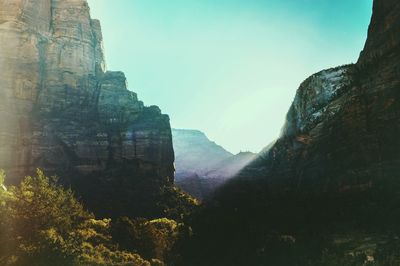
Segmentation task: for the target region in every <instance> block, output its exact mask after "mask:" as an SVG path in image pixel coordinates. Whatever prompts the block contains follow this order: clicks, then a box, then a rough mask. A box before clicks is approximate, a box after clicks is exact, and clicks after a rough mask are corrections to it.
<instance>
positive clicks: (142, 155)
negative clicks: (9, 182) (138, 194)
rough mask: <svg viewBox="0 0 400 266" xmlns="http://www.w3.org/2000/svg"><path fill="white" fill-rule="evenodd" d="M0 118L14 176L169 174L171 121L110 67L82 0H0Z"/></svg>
mask: <svg viewBox="0 0 400 266" xmlns="http://www.w3.org/2000/svg"><path fill="white" fill-rule="evenodd" d="M0 123H1V126H0V168H4V169H5V170H6V171H7V174H8V176H10V177H21V176H22V175H24V174H27V173H30V172H32V171H33V170H34V169H35V168H37V167H40V168H44V169H46V170H47V171H49V172H54V173H62V172H66V173H68V172H71V171H73V172H74V173H79V174H82V175H85V174H90V173H93V172H95V171H103V170H105V169H109V168H112V167H113V166H114V165H119V164H134V165H136V166H137V167H136V168H135V169H136V170H137V171H138V173H136V174H139V175H140V174H141V173H142V172H143V173H145V172H151V173H152V174H154V175H157V176H158V177H160V178H162V179H164V180H169V181H170V182H172V180H173V174H174V168H173V161H174V153H173V147H172V137H171V130H170V125H169V118H168V116H167V115H163V114H162V113H161V111H160V109H159V108H158V107H156V106H151V107H145V106H144V105H143V103H142V102H141V101H139V100H138V99H137V96H136V94H135V93H133V92H131V91H129V90H128V89H127V82H126V78H125V76H124V74H123V73H122V72H111V71H106V68H105V60H104V55H103V39H102V34H101V28H100V23H99V21H97V20H93V19H91V18H90V12H89V7H88V4H87V2H86V0H0Z"/></svg>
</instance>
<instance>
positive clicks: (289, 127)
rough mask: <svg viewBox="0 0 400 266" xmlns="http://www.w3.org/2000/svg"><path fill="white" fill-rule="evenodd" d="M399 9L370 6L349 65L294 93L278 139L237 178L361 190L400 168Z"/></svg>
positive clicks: (385, 0) (382, 0) (385, 1)
mask: <svg viewBox="0 0 400 266" xmlns="http://www.w3.org/2000/svg"><path fill="white" fill-rule="evenodd" d="M399 23H400V3H399V2H398V1H392V0H376V1H374V13H373V18H372V22H371V26H370V28H369V34H368V40H367V42H366V45H365V49H364V51H363V52H362V53H361V56H360V59H359V62H358V63H357V64H356V65H349V66H343V67H339V68H335V69H330V70H325V71H322V72H320V73H317V74H315V75H313V76H311V77H310V78H309V79H307V80H306V81H305V82H304V83H303V84H302V85H301V86H300V88H299V89H298V91H297V95H296V98H295V100H294V102H293V104H292V106H291V108H290V110H289V112H288V115H287V121H286V124H285V126H284V129H283V131H282V135H281V137H280V138H279V139H278V140H277V141H276V142H275V143H273V144H272V145H271V146H269V147H267V148H266V149H265V150H264V151H263V152H262V153H261V155H260V157H259V158H258V159H257V160H255V161H254V163H252V164H251V165H250V166H248V167H246V168H245V169H244V170H243V171H242V172H241V173H240V177H241V180H254V178H256V179H259V178H261V179H263V180H265V181H267V183H268V187H269V188H273V189H276V188H277V187H283V188H284V189H285V190H288V189H289V190H298V189H303V188H307V189H311V190H315V191H326V190H335V191H337V190H339V191H346V190H350V189H367V188H369V187H372V186H374V185H375V184H376V183H377V182H381V181H383V180H388V179H389V178H396V177H397V175H398V170H399V165H400V140H399V138H398V136H399V133H400V94H399V93H400V90H399V87H400V75H399V62H400V48H399V39H400V37H399V36H400V31H399V29H400V28H399Z"/></svg>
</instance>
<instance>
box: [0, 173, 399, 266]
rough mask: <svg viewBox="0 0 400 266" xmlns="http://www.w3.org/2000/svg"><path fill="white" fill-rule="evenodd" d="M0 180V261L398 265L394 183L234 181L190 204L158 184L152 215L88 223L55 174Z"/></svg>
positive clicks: (184, 265) (91, 219)
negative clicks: (309, 188)
mask: <svg viewBox="0 0 400 266" xmlns="http://www.w3.org/2000/svg"><path fill="white" fill-rule="evenodd" d="M4 178H5V174H4V173H3V172H1V173H0V217H1V220H0V265H44V266H47V265H71V266H75V265H182V266H187V265H190V266H205V265H207V266H208V265H210V266H213V265H218V266H225V265H227V266H228V265H229V266H235V265H238V266H239V265H240V266H241V265H243V266H244V265H246V266H252V265H273V266H275V265H277V266H279V265H328V266H329V265H344V266H346V265H349V266H350V265H352V266H358V265H360V266H361V265H400V251H399V250H400V238H399V237H398V236H399V235H400V227H399V225H398V224H399V223H398V222H399V221H400V205H399V204H398V202H400V198H399V196H398V195H397V194H398V193H397V191H400V190H399V188H398V187H396V186H394V185H392V186H390V187H389V186H386V185H385V184H384V183H382V184H378V183H376V184H375V186H374V187H373V188H372V189H369V190H353V191H348V192H341V193H333V192H325V193H321V194H318V195H317V194H315V193H306V192H305V191H303V192H302V193H299V192H294V191H291V192H290V191H284V192H281V193H271V191H269V192H268V193H267V191H265V188H266V186H265V185H264V184H263V182H262V181H261V180H258V181H257V182H245V181H243V180H242V181H241V180H236V181H235V182H233V183H231V184H228V185H227V187H225V188H223V189H221V190H220V191H219V192H218V193H217V194H216V197H215V198H214V199H213V200H212V201H209V202H206V203H205V204H204V205H203V206H202V207H196V208H195V206H196V205H197V203H196V201H194V200H193V199H191V198H190V197H189V196H187V195H185V194H184V193H182V192H181V191H179V190H178V189H176V188H174V187H173V186H171V187H169V188H165V187H161V189H160V190H159V191H163V193H162V194H160V195H158V196H157V197H156V198H158V199H160V200H162V199H164V200H165V202H163V203H162V202H158V203H155V202H153V204H154V209H153V211H154V210H162V211H161V212H160V214H159V217H145V216H142V217H141V218H140V217H139V216H136V217H134V216H115V217H112V218H102V219H98V218H97V219H96V217H95V215H94V214H92V213H90V212H88V211H87V210H86V209H85V207H84V206H83V205H82V204H81V203H80V202H79V201H78V200H77V199H76V197H75V195H74V192H72V190H71V189H65V187H64V186H61V185H60V183H59V180H58V179H57V178H56V177H47V176H46V175H45V174H44V173H43V172H41V171H40V170H38V172H37V174H36V175H35V176H28V177H25V178H24V179H23V180H22V181H21V183H20V184H19V185H17V186H6V185H4ZM391 183H392V184H396V182H391ZM164 193H165V194H164ZM130 204H131V205H134V204H135V202H130ZM148 204H149V203H148ZM172 206H175V207H172ZM153 213H154V212H153ZM163 215H164V216H163Z"/></svg>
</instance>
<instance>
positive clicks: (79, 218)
mask: <svg viewBox="0 0 400 266" xmlns="http://www.w3.org/2000/svg"><path fill="white" fill-rule="evenodd" d="M4 178H5V174H4V172H1V173H0V265H164V263H163V261H164V260H170V259H173V258H174V256H173V255H172V253H173V252H174V251H175V250H174V245H175V244H176V243H177V241H178V240H179V239H180V238H181V236H180V235H181V234H182V233H184V231H185V230H184V229H183V228H185V227H184V225H183V224H179V223H177V222H176V221H174V220H170V219H166V218H160V219H155V220H146V219H136V220H130V219H128V218H120V219H117V220H116V221H112V220H111V219H101V220H98V219H96V218H95V217H94V215H93V214H91V213H89V212H87V211H86V210H85V209H84V207H83V205H82V204H81V203H79V202H78V201H77V200H76V199H75V197H74V194H73V192H72V191H71V190H66V189H64V188H63V187H62V186H60V185H58V180H57V178H55V177H52V178H49V177H47V176H45V175H44V174H43V172H42V171H40V170H38V171H37V175H36V176H28V177H25V178H24V179H23V181H22V182H21V183H20V185H19V186H11V187H6V186H4ZM121 233H122V234H121ZM125 233H127V234H126V235H125ZM139 254H140V255H139ZM143 257H145V258H146V259H144V258H143Z"/></svg>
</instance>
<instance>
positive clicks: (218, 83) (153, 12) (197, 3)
mask: <svg viewBox="0 0 400 266" xmlns="http://www.w3.org/2000/svg"><path fill="white" fill-rule="evenodd" d="M89 5H90V7H91V11H92V12H91V13H92V17H93V18H98V19H100V20H101V23H102V28H103V35H104V39H105V52H106V60H107V68H108V69H109V70H121V71H124V72H125V74H126V75H127V77H128V81H129V88H130V89H131V90H133V91H135V92H137V93H138V96H139V98H140V99H141V100H143V101H144V103H145V104H146V105H158V106H160V108H161V109H162V111H163V113H167V114H169V116H170V118H171V124H172V126H173V127H175V128H189V129H199V130H202V131H204V132H205V133H206V134H207V135H208V137H209V138H210V139H212V140H214V141H215V142H217V143H218V144H220V145H222V146H224V147H225V148H226V149H228V150H229V151H231V152H233V153H237V152H239V151H241V150H242V151H253V152H258V151H260V150H261V149H262V148H263V147H265V146H266V145H267V144H268V143H270V142H271V141H273V140H274V139H275V138H277V137H278V135H279V133H280V130H281V127H282V126H283V123H284V118H285V115H286V112H287V111H288V109H289V106H290V104H291V102H292V100H293V97H294V95H295V92H296V89H297V88H298V86H299V85H300V83H301V82H302V81H303V80H304V79H306V78H307V77H308V76H309V75H311V74H313V73H315V72H317V71H319V70H322V69H325V68H329V67H334V66H338V65H342V64H347V63H352V62H355V61H356V60H357V58H358V55H359V52H360V51H361V50H362V48H363V45H364V42H365V39H366V36H367V28H368V23H369V20H370V17H371V13H372V0H333V1H332V0H89Z"/></svg>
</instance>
